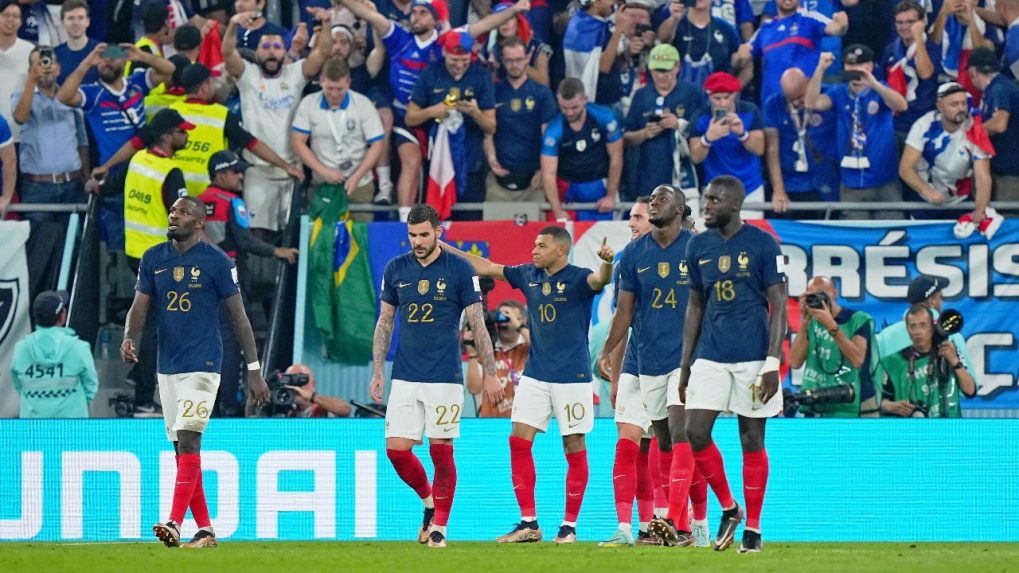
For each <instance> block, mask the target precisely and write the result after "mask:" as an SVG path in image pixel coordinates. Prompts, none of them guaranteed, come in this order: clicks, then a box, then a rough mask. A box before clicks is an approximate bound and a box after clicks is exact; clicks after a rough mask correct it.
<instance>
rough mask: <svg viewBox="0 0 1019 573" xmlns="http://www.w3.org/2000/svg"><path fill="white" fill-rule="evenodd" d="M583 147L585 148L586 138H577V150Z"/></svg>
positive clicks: (581, 149)
mask: <svg viewBox="0 0 1019 573" xmlns="http://www.w3.org/2000/svg"><path fill="white" fill-rule="evenodd" d="M585 149H587V140H586V139H579V140H577V151H581V152H582V151H584V150H585Z"/></svg>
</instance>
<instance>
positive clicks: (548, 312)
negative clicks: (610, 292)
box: [503, 264, 598, 384]
mask: <svg viewBox="0 0 1019 573" xmlns="http://www.w3.org/2000/svg"><path fill="white" fill-rule="evenodd" d="M589 274H591V271H590V270H588V269H584V268H581V267H577V266H574V265H566V266H565V267H563V269H562V270H560V271H559V272H557V273H556V274H554V275H551V276H550V275H548V274H547V273H546V272H545V271H544V270H542V269H538V268H536V267H535V266H534V265H533V264H526V265H517V266H515V267H505V268H504V269H503V275H505V277H506V282H508V283H509V284H510V286H511V287H513V288H515V289H519V290H520V291H522V292H523V293H524V298H526V299H527V317H528V325H529V326H530V327H531V352H530V354H528V355H527V366H526V367H525V368H524V375H525V376H530V377H531V378H534V379H535V380H540V381H542V382H549V383H561V384H573V383H578V382H590V381H591V354H590V351H589V350H588V336H587V332H588V329H589V328H590V327H591V303H592V302H593V301H594V295H596V294H598V293H597V291H593V290H591V286H590V285H588V284H587V276H588V275H589Z"/></svg>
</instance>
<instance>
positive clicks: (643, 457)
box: [637, 449, 657, 522]
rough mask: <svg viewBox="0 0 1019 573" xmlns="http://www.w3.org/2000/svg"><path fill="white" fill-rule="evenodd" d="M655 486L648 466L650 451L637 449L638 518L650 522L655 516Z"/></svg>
mask: <svg viewBox="0 0 1019 573" xmlns="http://www.w3.org/2000/svg"><path fill="white" fill-rule="evenodd" d="M655 489H657V488H656V487H655V484H654V482H652V481H651V468H649V467H648V453H646V452H642V451H640V450H639V449H638V451H637V520H638V521H640V522H648V521H651V519H652V518H653V517H654V516H655V494H654V490H655Z"/></svg>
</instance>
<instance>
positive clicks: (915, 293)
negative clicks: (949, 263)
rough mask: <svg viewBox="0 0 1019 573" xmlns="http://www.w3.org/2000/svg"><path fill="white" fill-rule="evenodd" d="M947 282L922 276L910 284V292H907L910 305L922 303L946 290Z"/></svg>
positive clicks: (929, 276)
mask: <svg viewBox="0 0 1019 573" xmlns="http://www.w3.org/2000/svg"><path fill="white" fill-rule="evenodd" d="M945 284H946V282H945V280H944V279H942V278H938V277H933V276H931V275H920V276H919V277H917V278H915V279H913V282H911V283H909V290H908V291H907V292H906V299H907V300H909V304H917V303H921V302H923V301H925V300H927V299H929V298H930V297H932V296H934V294H935V293H937V292H938V291H940V290H941V289H943V288H945Z"/></svg>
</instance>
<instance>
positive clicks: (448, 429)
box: [442, 428, 453, 432]
mask: <svg viewBox="0 0 1019 573" xmlns="http://www.w3.org/2000/svg"><path fill="white" fill-rule="evenodd" d="M442 431H443V432H451V431H453V428H443V429H442Z"/></svg>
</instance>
